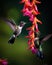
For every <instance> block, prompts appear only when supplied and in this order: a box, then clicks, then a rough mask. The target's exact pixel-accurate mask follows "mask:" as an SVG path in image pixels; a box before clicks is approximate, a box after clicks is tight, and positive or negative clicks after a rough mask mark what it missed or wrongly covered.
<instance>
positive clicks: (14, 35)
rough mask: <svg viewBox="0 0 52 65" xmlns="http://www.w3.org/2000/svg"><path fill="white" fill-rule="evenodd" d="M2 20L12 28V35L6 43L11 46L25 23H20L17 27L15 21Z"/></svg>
mask: <svg viewBox="0 0 52 65" xmlns="http://www.w3.org/2000/svg"><path fill="white" fill-rule="evenodd" d="M3 20H4V21H5V22H6V23H7V24H8V25H9V26H10V27H11V28H12V30H13V31H14V32H13V35H12V36H11V37H10V39H9V41H8V43H10V44H13V43H14V41H15V38H16V37H17V36H19V35H20V34H21V32H22V28H23V27H24V25H25V24H26V23H25V22H23V21H21V22H20V24H19V25H18V26H17V25H16V23H15V21H14V20H13V19H11V20H9V19H6V18H3Z"/></svg>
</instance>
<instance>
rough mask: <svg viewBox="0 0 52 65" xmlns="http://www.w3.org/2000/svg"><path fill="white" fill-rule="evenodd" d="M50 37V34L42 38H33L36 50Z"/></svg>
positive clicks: (51, 35)
mask: <svg viewBox="0 0 52 65" xmlns="http://www.w3.org/2000/svg"><path fill="white" fill-rule="evenodd" d="M51 37H52V34H48V35H46V36H44V37H42V38H39V37H38V36H37V37H36V38H35V41H34V42H35V45H36V47H37V48H39V46H40V45H42V44H43V43H44V42H46V41H47V40H48V39H49V38H51Z"/></svg>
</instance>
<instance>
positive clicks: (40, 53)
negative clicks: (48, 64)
mask: <svg viewBox="0 0 52 65" xmlns="http://www.w3.org/2000/svg"><path fill="white" fill-rule="evenodd" d="M36 55H37V56H38V57H39V58H40V59H41V60H43V59H44V54H43V52H42V51H38V52H37V54H36Z"/></svg>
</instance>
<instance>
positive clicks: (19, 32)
mask: <svg viewBox="0 0 52 65" xmlns="http://www.w3.org/2000/svg"><path fill="white" fill-rule="evenodd" d="M21 31H22V27H19V26H18V28H17V35H16V36H19V35H20V34H21Z"/></svg>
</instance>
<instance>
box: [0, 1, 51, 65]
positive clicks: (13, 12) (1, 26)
mask: <svg viewBox="0 0 52 65" xmlns="http://www.w3.org/2000/svg"><path fill="white" fill-rule="evenodd" d="M19 2H20V0H4V1H3V0H0V17H6V18H13V19H14V21H15V22H16V23H17V24H19V22H20V21H21V20H23V21H25V22H27V23H28V24H26V26H24V28H23V30H22V33H21V35H20V36H19V37H18V38H17V39H16V41H15V44H13V45H10V44H8V42H7V41H8V39H9V38H10V36H11V35H12V32H13V31H12V30H11V29H10V27H9V26H8V25H7V24H6V23H5V22H4V21H3V20H0V58H5V59H7V60H8V65H52V39H51V38H50V39H49V40H48V41H46V42H45V43H44V44H43V45H42V48H43V52H44V54H45V58H44V60H43V61H42V60H40V59H39V58H37V57H36V55H35V54H32V53H31V51H29V50H27V47H28V45H27V41H28V39H26V38H25V36H26V35H27V31H26V28H27V27H29V26H30V25H31V24H30V22H29V20H28V19H29V18H28V17H23V15H22V13H21V9H22V8H23V4H19ZM41 2H42V3H41V4H40V5H37V6H38V9H39V11H40V12H41V14H40V15H38V16H37V17H38V19H40V20H41V21H42V22H43V24H42V25H40V24H38V25H39V30H40V31H41V36H45V35H47V34H50V33H52V16H51V15H52V2H51V1H50V0H41Z"/></svg>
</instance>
